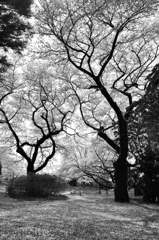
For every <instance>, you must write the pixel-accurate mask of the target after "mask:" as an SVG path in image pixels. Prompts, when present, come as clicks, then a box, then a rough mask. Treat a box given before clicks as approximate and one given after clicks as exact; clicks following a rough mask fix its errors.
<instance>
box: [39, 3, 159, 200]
mask: <svg viewBox="0 0 159 240" xmlns="http://www.w3.org/2000/svg"><path fill="white" fill-rule="evenodd" d="M40 3H41V7H40V9H39V12H38V13H37V15H36V18H37V19H38V26H39V33H41V34H42V36H44V35H46V36H47V38H48V40H49V41H46V38H45V42H44V43H43V49H42V53H44V54H45V56H46V55H47V54H48V56H50V55H51V56H52V55H53V56H56V59H57V58H58V60H57V61H56V62H59V63H60V64H61V63H62V62H63V64H64V67H65V69H67V70H66V71H69V70H70V68H71V69H73V70H72V71H73V73H74V76H73V77H72V78H71V79H70V82H71V85H72V89H73V91H74V94H75V96H76V97H77V99H78V101H79V103H80V109H81V114H82V118H83V121H84V122H85V123H86V125H87V126H88V127H91V128H93V129H94V130H95V131H97V133H98V136H99V137H101V138H102V139H103V140H104V141H105V142H106V143H107V144H109V145H110V146H111V147H112V148H113V149H114V150H115V151H116V153H117V155H118V159H117V161H116V162H114V168H115V188H114V189H115V191H114V193H115V200H116V201H119V202H128V201H129V196H128V191H127V177H128V163H127V156H128V133H127V117H128V114H129V113H128V111H126V110H125V107H126V106H131V107H132V106H133V93H134V90H135V92H137V93H138V92H140V87H141V86H142V85H143V82H142V80H143V75H144V73H145V72H146V71H147V70H148V69H149V66H151V64H152V63H153V61H154V60H155V59H156V57H157V56H158V45H157V42H156V34H155V31H154V28H153V26H151V30H150V28H149V26H148V24H147V25H146V24H145V22H146V18H148V17H149V16H150V15H151V14H152V15H153V14H154V11H155V10H156V9H157V7H158V5H157V4H158V1H146V0H142V1H126V0H123V1H118V0H115V1H107V0H103V1H96V0H93V1H83V0H82V1H73V2H72V1H70V2H69V1H60V2H59V1H45V0H43V1H40ZM66 66H67V67H68V68H66ZM80 89H83V90H82V91H84V94H83V95H84V97H85V98H84V100H83V98H82V99H81V94H80V93H79V92H81V91H80ZM115 93H116V94H118V97H116V94H115ZM83 95H82V96H83ZM121 96H122V99H123V100H122V102H124V107H121V106H123V104H121ZM99 98H101V99H103V103H104V105H103V109H104V111H103V112H104V113H105V115H107V111H106V110H105V108H104V106H105V105H107V104H109V105H110V108H111V109H112V112H113V113H114V115H115V119H116V122H117V124H118V130H119V131H118V132H119V135H118V142H117V141H116V139H115V138H114V135H113V134H112V131H111V130H112V129H113V127H114V125H113V123H112V122H111V121H110V124H109V122H107V121H106V120H105V121H104V120H101V119H99V118H98V116H99V115H98V111H97V110H98V106H99V104H98V102H99ZM85 106H86V107H85ZM85 108H87V110H88V109H89V110H90V111H89V113H90V114H89V115H88V114H87V113H88V112H85V111H84V109H85ZM103 115H104V114H103ZM103 118H104V117H103ZM110 132H111V133H110Z"/></svg>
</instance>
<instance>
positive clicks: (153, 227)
mask: <svg viewBox="0 0 159 240" xmlns="http://www.w3.org/2000/svg"><path fill="white" fill-rule="evenodd" d="M0 239H3V240H4V239H6V240H12V239H14V240H29V239H31V240H33V239H36V240H45V239H47V240H54V239H56V240H63V239H64V240H66V239H67V240H75V239H80V240H84V239H86V240H97V239H98V240H102V239H110V240H114V239H116V240H124V239H128V240H130V239H131V240H140V239H147V240H150V239H153V240H158V239H159V206H156V205H151V204H150V205H146V204H139V203H137V202H136V201H132V202H131V203H130V204H119V203H114V202H113V197H112V195H111V194H109V195H108V196H106V195H105V194H104V193H103V194H102V195H98V194H97V193H96V194H95V193H89V194H83V195H82V196H78V195H70V196H69V198H68V199H67V200H60V201H57V200H54V201H52V200H34V201H26V200H25V201H24V200H15V199H11V198H8V197H6V196H4V194H3V193H0Z"/></svg>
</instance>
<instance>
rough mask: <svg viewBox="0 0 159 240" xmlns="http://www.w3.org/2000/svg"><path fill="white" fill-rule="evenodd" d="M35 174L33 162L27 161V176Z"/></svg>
mask: <svg viewBox="0 0 159 240" xmlns="http://www.w3.org/2000/svg"><path fill="white" fill-rule="evenodd" d="M32 175H35V170H34V164H32V163H28V166H27V176H32Z"/></svg>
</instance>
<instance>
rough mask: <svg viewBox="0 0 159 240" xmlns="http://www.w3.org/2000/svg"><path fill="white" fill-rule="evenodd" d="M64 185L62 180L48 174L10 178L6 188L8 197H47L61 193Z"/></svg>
mask: <svg viewBox="0 0 159 240" xmlns="http://www.w3.org/2000/svg"><path fill="white" fill-rule="evenodd" d="M65 187H66V184H65V182H64V180H63V179H61V178H60V177H57V176H51V175H48V174H43V175H40V174H37V175H29V176H20V177H17V178H12V179H11V180H10V181H9V183H8V186H7V192H8V195H9V196H10V197H15V198H21V197H49V196H51V195H57V194H58V193H59V192H61V191H63V190H64V189H65Z"/></svg>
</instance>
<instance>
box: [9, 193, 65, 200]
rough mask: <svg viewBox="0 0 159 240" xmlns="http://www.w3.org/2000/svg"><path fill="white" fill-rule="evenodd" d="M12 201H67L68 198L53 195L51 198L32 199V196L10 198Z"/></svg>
mask: <svg viewBox="0 0 159 240" xmlns="http://www.w3.org/2000/svg"><path fill="white" fill-rule="evenodd" d="M8 197H9V198H10V199H15V200H18V201H39V200H40V201H59V200H67V199H68V197H67V196H65V195H62V194H58V195H52V196H49V197H30V196H18V197H17V196H8Z"/></svg>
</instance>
